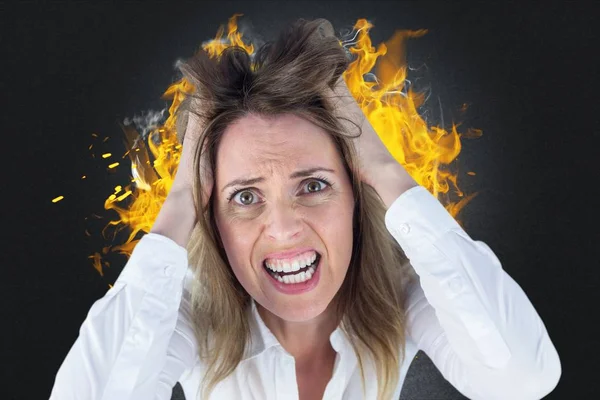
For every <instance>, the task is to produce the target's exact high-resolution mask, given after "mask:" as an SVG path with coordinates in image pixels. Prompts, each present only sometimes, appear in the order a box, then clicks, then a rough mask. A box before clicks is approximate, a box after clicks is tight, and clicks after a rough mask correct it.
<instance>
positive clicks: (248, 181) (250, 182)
mask: <svg viewBox="0 0 600 400" xmlns="http://www.w3.org/2000/svg"><path fill="white" fill-rule="evenodd" d="M315 172H331V173H335V170H333V169H330V168H323V167H314V168H308V169H302V170H300V171H296V172H294V173H293V174H291V175H290V179H296V178H305V177H307V176H311V175H312V174H314V173H315ZM264 180H265V178H263V177H258V178H250V179H235V180H233V181H231V182H229V183H228V184H227V185H225V186H223V189H221V191H224V190H225V189H227V188H228V187H231V186H247V185H253V184H255V183H258V182H264Z"/></svg>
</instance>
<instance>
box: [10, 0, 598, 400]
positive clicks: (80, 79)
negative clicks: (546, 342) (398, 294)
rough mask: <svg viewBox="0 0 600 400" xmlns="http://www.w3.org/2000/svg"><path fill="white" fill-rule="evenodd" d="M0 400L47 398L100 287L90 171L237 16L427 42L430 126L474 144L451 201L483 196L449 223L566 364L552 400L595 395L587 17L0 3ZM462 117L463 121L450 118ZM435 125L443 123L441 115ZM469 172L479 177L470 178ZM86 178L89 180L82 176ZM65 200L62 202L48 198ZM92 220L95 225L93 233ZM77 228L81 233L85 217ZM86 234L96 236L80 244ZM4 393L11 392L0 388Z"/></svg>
mask: <svg viewBox="0 0 600 400" xmlns="http://www.w3.org/2000/svg"><path fill="white" fill-rule="evenodd" d="M0 6H1V9H2V13H1V15H2V20H3V21H2V27H3V33H2V36H1V38H0V40H1V44H2V49H1V51H2V59H3V61H2V62H1V65H2V74H1V82H2V89H1V92H2V93H1V95H2V98H3V101H2V104H3V112H2V113H1V114H2V115H1V122H2V125H1V126H2V130H3V139H4V140H3V143H2V163H1V164H0V165H1V168H2V169H3V174H2V186H1V188H2V189H1V199H2V208H1V210H2V223H3V226H2V251H1V252H0V257H1V261H2V262H1V264H0V265H1V266H2V268H3V269H4V271H8V274H6V272H5V274H4V279H2V291H1V292H2V296H3V300H2V302H1V306H0V310H1V311H2V316H1V324H2V328H1V332H3V333H2V335H3V336H4V339H3V340H1V341H0V343H2V352H1V353H2V355H3V356H8V357H3V358H4V360H3V361H4V362H3V366H2V368H1V370H2V376H1V379H2V381H1V382H0V383H1V386H0V387H1V389H0V392H2V393H4V394H2V395H1V396H0V397H2V398H8V399H12V398H15V399H16V398H27V399H29V398H31V399H34V398H47V397H48V396H49V393H50V388H51V386H52V383H53V380H54V374H55V373H56V371H57V369H58V367H59V366H60V363H61V362H62V360H63V358H64V356H65V355H66V353H67V352H68V350H69V348H70V346H71V344H72V343H73V341H74V340H75V338H76V337H77V334H78V328H79V326H80V324H81V323H82V321H83V319H84V318H85V315H86V313H87V311H88V309H89V308H90V306H91V305H92V303H93V302H94V301H95V300H96V299H98V298H99V297H101V296H102V295H103V294H104V293H105V291H106V290H107V288H108V286H107V284H108V283H109V282H112V280H114V278H115V277H116V276H117V275H118V273H119V271H120V269H121V268H122V264H119V263H118V262H117V263H113V265H112V266H111V267H110V268H108V269H107V272H106V275H105V277H104V278H103V277H100V275H99V274H98V273H97V272H96V271H95V270H94V269H93V267H92V265H91V262H90V260H88V258H87V257H88V256H89V255H90V254H92V253H93V252H95V251H99V250H100V249H101V247H102V246H104V245H106V244H109V243H108V242H107V241H105V240H102V239H101V238H100V236H99V233H98V227H101V226H103V224H104V223H106V222H107V221H108V218H110V217H112V216H114V214H110V213H107V212H105V211H104V210H103V203H104V199H105V198H106V197H107V196H108V195H109V194H110V193H112V190H113V187H114V186H116V185H119V184H123V183H124V182H127V180H128V168H126V167H124V166H122V167H121V168H120V169H119V170H118V172H116V173H113V174H110V173H108V172H107V171H106V168H105V166H106V165H107V162H106V160H102V159H100V158H95V159H93V158H91V152H90V151H88V146H89V145H90V144H91V143H92V142H93V139H92V137H91V134H92V133H97V134H98V135H99V137H100V139H102V138H104V137H109V139H108V141H107V142H106V143H104V147H101V146H100V145H97V146H96V147H97V149H98V150H97V152H96V154H97V155H99V154H101V152H102V151H100V149H106V150H107V151H111V152H112V153H113V154H115V155H121V154H122V153H123V150H124V147H123V144H122V140H121V138H122V133H121V131H120V128H119V126H118V122H120V121H123V119H124V118H125V117H132V116H133V115H135V114H140V113H141V112H142V111H146V110H149V109H153V110H159V109H162V108H164V107H165V106H167V104H168V103H167V102H166V101H164V100H161V99H160V96H161V94H162V93H163V91H164V90H165V89H166V88H167V87H168V86H169V84H170V83H172V82H173V81H175V80H176V78H177V77H178V76H177V75H176V71H175V69H174V63H175V61H176V60H177V59H178V58H185V57H189V56H191V55H192V54H193V52H194V51H195V50H196V49H197V48H198V46H199V45H200V44H201V42H203V41H205V40H207V39H209V38H212V37H214V35H215V33H216V31H217V28H218V26H219V25H221V24H224V23H226V22H227V20H228V18H229V17H231V16H232V15H233V14H234V13H236V12H240V13H243V14H245V15H244V17H242V18H241V20H240V22H242V21H243V25H245V26H246V27H247V28H248V29H251V30H252V32H254V33H256V34H259V35H262V37H263V38H266V39H269V38H271V37H273V35H274V34H275V33H276V32H278V31H279V30H280V29H281V28H282V27H284V26H285V25H286V24H287V23H289V22H291V21H293V20H295V19H296V18H299V17H304V18H315V17H325V18H328V19H329V20H330V21H331V22H332V23H333V24H334V27H336V29H337V30H340V29H342V28H350V27H351V26H352V24H353V23H354V22H355V21H356V20H357V19H358V18H367V19H369V20H370V21H372V22H373V23H374V24H375V27H374V28H373V30H372V32H371V37H372V39H373V42H374V43H375V44H377V43H379V42H381V41H384V40H386V39H388V38H389V37H390V36H391V35H392V33H393V32H394V31H395V30H396V29H419V28H426V29H429V33H428V34H427V35H425V36H424V37H422V38H420V39H415V40H413V41H411V42H410V45H409V47H408V52H409V54H408V56H409V61H410V62H412V63H413V65H415V66H416V65H426V66H427V68H426V70H427V74H426V78H427V83H428V84H429V86H430V88H431V91H432V96H431V98H430V100H429V103H428V104H427V105H426V108H427V107H428V108H429V109H430V111H431V119H432V120H431V122H432V123H440V121H441V117H442V115H443V118H444V121H445V124H446V127H447V126H448V125H449V124H450V123H451V122H452V121H454V122H462V124H463V125H462V127H465V128H466V127H474V128H479V129H482V130H483V136H482V137H481V138H479V139H476V140H465V141H464V142H463V144H464V147H463V150H462V152H461V155H460V157H459V161H458V166H459V170H460V171H461V174H460V178H459V186H460V187H461V188H462V189H463V190H464V191H465V192H466V193H472V192H479V195H478V196H477V197H476V198H475V199H474V200H473V201H472V202H471V203H470V204H468V205H467V207H466V208H465V209H464V210H463V212H462V213H461V214H460V215H459V219H461V221H462V222H463V226H464V227H465V229H466V231H467V232H468V233H469V234H470V235H471V236H472V237H473V238H474V239H476V240H482V241H484V242H486V243H487V244H488V245H489V246H490V247H491V248H492V249H493V250H494V251H495V253H496V254H497V256H498V257H499V259H500V260H501V261H502V263H503V267H504V269H505V270H506V271H507V272H508V273H509V274H510V275H511V276H512V277H513V278H514V279H515V280H516V281H517V282H518V283H519V284H520V285H521V287H522V288H523V289H524V290H525V292H526V293H527V295H528V296H529V298H530V299H531V301H532V303H533V304H534V306H535V307H536V309H537V311H538V313H539V314H540V316H541V317H542V319H543V320H544V322H545V324H546V327H547V329H548V331H549V333H550V336H551V338H552V340H553V342H554V343H555V345H556V347H557V349H558V352H559V354H560V356H561V361H562V367H563V374H562V378H561V381H560V383H559V385H558V387H557V389H556V390H555V391H554V392H553V393H552V394H551V395H550V396H548V398H557V399H566V398H590V397H592V396H591V395H592V394H598V393H599V392H600V390H599V389H598V388H597V379H595V378H596V377H595V371H596V368H595V367H592V363H591V360H592V359H593V358H594V357H597V356H598V349H599V348H600V346H599V339H598V334H599V333H600V332H599V330H598V322H599V321H598V318H597V316H598V310H597V306H598V304H599V302H598V296H596V291H597V290H598V289H599V279H598V277H599V275H600V274H599V273H598V271H597V268H598V267H600V265H599V259H600V257H599V256H600V251H599V250H598V248H599V247H600V243H598V242H599V239H600V235H599V233H598V225H599V224H598V223H599V222H600V219H599V213H598V212H597V209H596V206H597V205H598V204H599V203H600V201H599V200H598V197H597V194H598V184H599V179H598V178H600V172H599V167H598V163H597V159H598V157H597V152H598V149H599V148H600V146H599V145H600V140H598V139H599V132H598V130H599V128H598V126H599V121H598V114H599V112H598V111H597V107H598V100H597V89H598V82H597V70H598V67H597V64H596V58H597V53H598V49H599V48H600V46H599V43H598V41H597V31H596V30H595V29H596V28H593V24H594V23H595V22H596V20H597V17H598V14H597V13H595V12H594V5H593V3H587V4H586V3H574V2H573V3H571V2H565V3H556V2H544V3H541V2H540V3H538V4H534V5H522V4H518V3H501V4H495V5H489V4H487V3H485V4H483V3H465V2H393V1H384V2H378V1H356V2H354V1H352V2H350V1H348V2H337V1H317V2H306V1H302V2H300V1H298V2H293V3H292V2H266V1H262V2H253V1H248V2H189V3H146V2H139V3H136V2H131V3H125V2H123V3H121V4H119V3H116V2H115V3H114V4H111V5H107V4H93V3H80V4H69V3H22V4H21V5H20V7H17V8H15V7H14V5H12V6H10V7H9V4H8V3H0ZM463 103H467V104H469V106H470V107H469V108H468V111H467V112H466V113H464V114H461V113H459V112H458V110H459V109H460V106H461V105H462V104H463ZM440 110H441V111H440ZM467 171H475V172H476V173H477V175H476V176H467V175H466V172H467ZM84 174H85V175H87V179H86V180H81V179H80V178H81V175H84ZM58 195H64V196H65V199H64V200H63V201H61V202H59V203H57V204H53V203H51V199H53V198H54V197H56V196H58ZM94 213H96V214H99V215H101V216H103V218H104V219H102V220H100V222H98V221H96V220H93V218H92V219H90V218H89V217H90V216H91V214H94ZM86 218H88V219H87V220H86ZM85 229H90V230H91V231H92V233H93V234H94V235H93V236H92V237H91V238H90V237H87V236H86V235H85V234H84V231H85ZM6 390H7V391H8V393H6V392H5V391H6Z"/></svg>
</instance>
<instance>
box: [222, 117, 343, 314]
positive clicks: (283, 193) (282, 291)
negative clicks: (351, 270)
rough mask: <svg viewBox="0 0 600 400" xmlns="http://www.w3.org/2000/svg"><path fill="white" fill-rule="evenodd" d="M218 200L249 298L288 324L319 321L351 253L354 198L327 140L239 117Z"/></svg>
mask: <svg viewBox="0 0 600 400" xmlns="http://www.w3.org/2000/svg"><path fill="white" fill-rule="evenodd" d="M215 194H216V195H215V196H214V202H215V216H216V223H217V227H218V229H219V232H220V234H221V238H222V241H223V245H224V247H225V251H226V253H227V257H228V259H229V263H230V264H231V267H232V269H233V272H234V273H235V276H236V277H237V279H238V280H239V282H240V283H241V284H242V286H243V287H244V288H245V289H246V291H247V292H248V293H249V294H250V295H251V296H252V297H253V298H254V299H255V300H256V301H257V302H258V303H259V304H260V305H261V306H263V307H264V308H266V309H267V310H269V311H270V312H272V313H273V314H275V315H276V316H278V317H280V318H282V319H284V320H287V321H307V320H310V319H313V318H315V317H316V316H318V315H320V314H321V313H322V312H323V311H324V310H325V309H326V308H327V306H328V305H329V303H330V302H331V300H332V299H333V297H334V296H335V294H336V293H337V291H338V290H339V288H340V286H341V285H342V282H343V281H344V278H345V276H346V272H347V270H348V266H349V263H350V258H351V253H352V217H353V210H354V197H353V194H352V187H351V184H350V179H349V177H348V174H347V173H346V171H345V169H344V166H343V163H342V161H341V158H340V156H339V154H338V152H337V150H336V148H335V145H334V143H333V141H332V139H331V138H330V137H329V135H328V134H327V133H325V132H324V131H323V130H322V129H321V128H319V127H317V126H316V125H314V124H312V123H310V122H308V121H306V120H304V119H302V118H300V117H298V116H295V115H291V114H286V115H281V116H277V117H271V118H264V117H259V116H256V115H248V116H245V117H243V118H241V119H239V120H238V121H237V122H235V123H234V124H232V125H230V126H229V127H228V128H227V130H226V131H225V133H224V135H223V137H222V140H221V143H220V145H219V148H218V153H217V159H216V171H215ZM282 269H283V271H280V272H274V271H273V270H282ZM294 270H295V271H294ZM285 271H288V272H285ZM312 271H314V272H313V273H312V274H311V272H312ZM277 276H278V277H279V278H280V279H281V280H283V281H284V282H280V279H278V278H276V277H277ZM284 276H286V277H284ZM285 281H287V282H298V283H286V282H285Z"/></svg>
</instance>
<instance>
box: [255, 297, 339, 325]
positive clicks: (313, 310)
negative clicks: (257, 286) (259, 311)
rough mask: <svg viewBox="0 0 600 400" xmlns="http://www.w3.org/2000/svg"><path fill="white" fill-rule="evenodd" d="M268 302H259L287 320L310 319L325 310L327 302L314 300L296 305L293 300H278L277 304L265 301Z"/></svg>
mask: <svg viewBox="0 0 600 400" xmlns="http://www.w3.org/2000/svg"><path fill="white" fill-rule="evenodd" d="M267 303H268V304H264V303H260V302H259V304H261V305H262V306H263V307H264V308H266V309H267V310H268V311H270V312H271V313H272V314H274V315H275V316H277V317H279V318H281V319H282V320H284V321H288V322H306V321H311V320H313V319H315V318H317V317H319V316H320V315H321V314H323V313H324V312H325V311H326V310H327V306H328V305H329V302H326V301H322V302H315V301H311V302H310V303H306V304H303V305H298V304H297V303H296V302H295V301H291V302H289V303H288V302H285V303H284V302H279V303H278V304H277V305H275V304H273V302H271V301H267Z"/></svg>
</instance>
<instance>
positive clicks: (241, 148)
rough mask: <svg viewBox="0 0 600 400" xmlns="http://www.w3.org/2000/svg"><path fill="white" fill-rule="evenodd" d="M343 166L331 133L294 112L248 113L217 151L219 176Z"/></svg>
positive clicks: (229, 132) (229, 129)
mask: <svg viewBox="0 0 600 400" xmlns="http://www.w3.org/2000/svg"><path fill="white" fill-rule="evenodd" d="M315 166H319V167H329V168H332V169H338V170H339V168H340V167H341V160H340V156H339V154H338V152H337V150H336V148H335V145H334V143H333V140H332V139H331V137H330V135H329V134H327V133H326V132H325V131H323V130H322V129H321V128H320V127H318V126H316V125H314V124H312V123H311V122H309V121H307V120H305V119H303V118H301V117H298V116H296V115H293V114H285V115H280V116H275V117H262V116H258V115H252V114H251V115H247V116H244V117H242V118H240V119H239V120H237V121H236V122H235V123H233V124H231V125H230V126H229V127H227V129H226V130H225V132H224V134H223V137H222V139H221V143H220V145H219V149H218V153H217V179H218V180H220V179H229V178H230V177H234V176H235V177H245V176H250V175H255V174H265V173H266V174H269V175H270V174H273V173H274V172H275V171H276V170H282V171H287V172H289V171H291V170H295V169H298V168H310V167H315Z"/></svg>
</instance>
